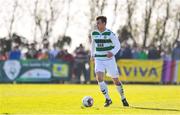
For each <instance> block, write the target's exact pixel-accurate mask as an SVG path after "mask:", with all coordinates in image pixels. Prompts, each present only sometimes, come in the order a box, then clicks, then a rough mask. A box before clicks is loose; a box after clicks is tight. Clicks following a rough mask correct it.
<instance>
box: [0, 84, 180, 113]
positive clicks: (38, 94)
mask: <svg viewBox="0 0 180 115" xmlns="http://www.w3.org/2000/svg"><path fill="white" fill-rule="evenodd" d="M108 88H109V93H110V96H111V98H112V100H113V104H112V105H111V106H110V107H108V108H105V107H103V104H104V96H103V95H102V94H101V92H100V90H99V87H98V85H60V84H56V85H55V84H52V85H51V84H48V85H45V84H41V85H37V84H36V85H32V84H0V114H11V115H12V114H58V115H59V114H96V115H97V114H103V115H106V114H108V115H110V114H113V115H115V114H163V115H164V114H180V86H173V85H164V86H163V85H124V89H125V94H126V97H127V99H128V101H129V104H130V107H123V106H122V103H121V102H120V97H119V94H118V93H117V91H116V88H115V86H114V85H108ZM86 95H89V96H92V97H93V98H94V105H93V107H90V108H84V107H81V105H82V104H81V99H82V98H83V97H84V96H86Z"/></svg>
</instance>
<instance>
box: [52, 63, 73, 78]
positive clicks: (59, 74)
mask: <svg viewBox="0 0 180 115" xmlns="http://www.w3.org/2000/svg"><path fill="white" fill-rule="evenodd" d="M52 76H53V78H57V79H69V76H70V67H69V64H68V63H67V62H61V61H55V62H53V64H52Z"/></svg>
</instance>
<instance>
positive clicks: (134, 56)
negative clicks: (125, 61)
mask: <svg viewBox="0 0 180 115" xmlns="http://www.w3.org/2000/svg"><path fill="white" fill-rule="evenodd" d="M138 55H139V49H138V47H137V46H134V47H133V49H132V58H133V59H138Z"/></svg>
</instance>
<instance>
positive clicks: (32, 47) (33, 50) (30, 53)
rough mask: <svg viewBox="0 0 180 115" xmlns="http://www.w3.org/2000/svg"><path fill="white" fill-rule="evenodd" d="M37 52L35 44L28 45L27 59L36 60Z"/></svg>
mask: <svg viewBox="0 0 180 115" xmlns="http://www.w3.org/2000/svg"><path fill="white" fill-rule="evenodd" d="M37 54H38V51H37V50H36V46H35V43H31V44H30V45H29V49H28V52H27V53H26V58H27V59H36V58H37Z"/></svg>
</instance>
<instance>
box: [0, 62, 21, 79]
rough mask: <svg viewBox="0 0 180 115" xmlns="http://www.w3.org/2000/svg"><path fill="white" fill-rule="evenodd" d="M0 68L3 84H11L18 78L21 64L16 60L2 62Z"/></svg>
mask: <svg viewBox="0 0 180 115" xmlns="http://www.w3.org/2000/svg"><path fill="white" fill-rule="evenodd" d="M0 66H1V69H0V70H1V72H0V76H1V79H2V81H3V82H12V81H14V80H15V79H17V78H18V76H19V74H20V71H21V64H20V62H19V61H18V60H7V61H3V62H1V64H0Z"/></svg>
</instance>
